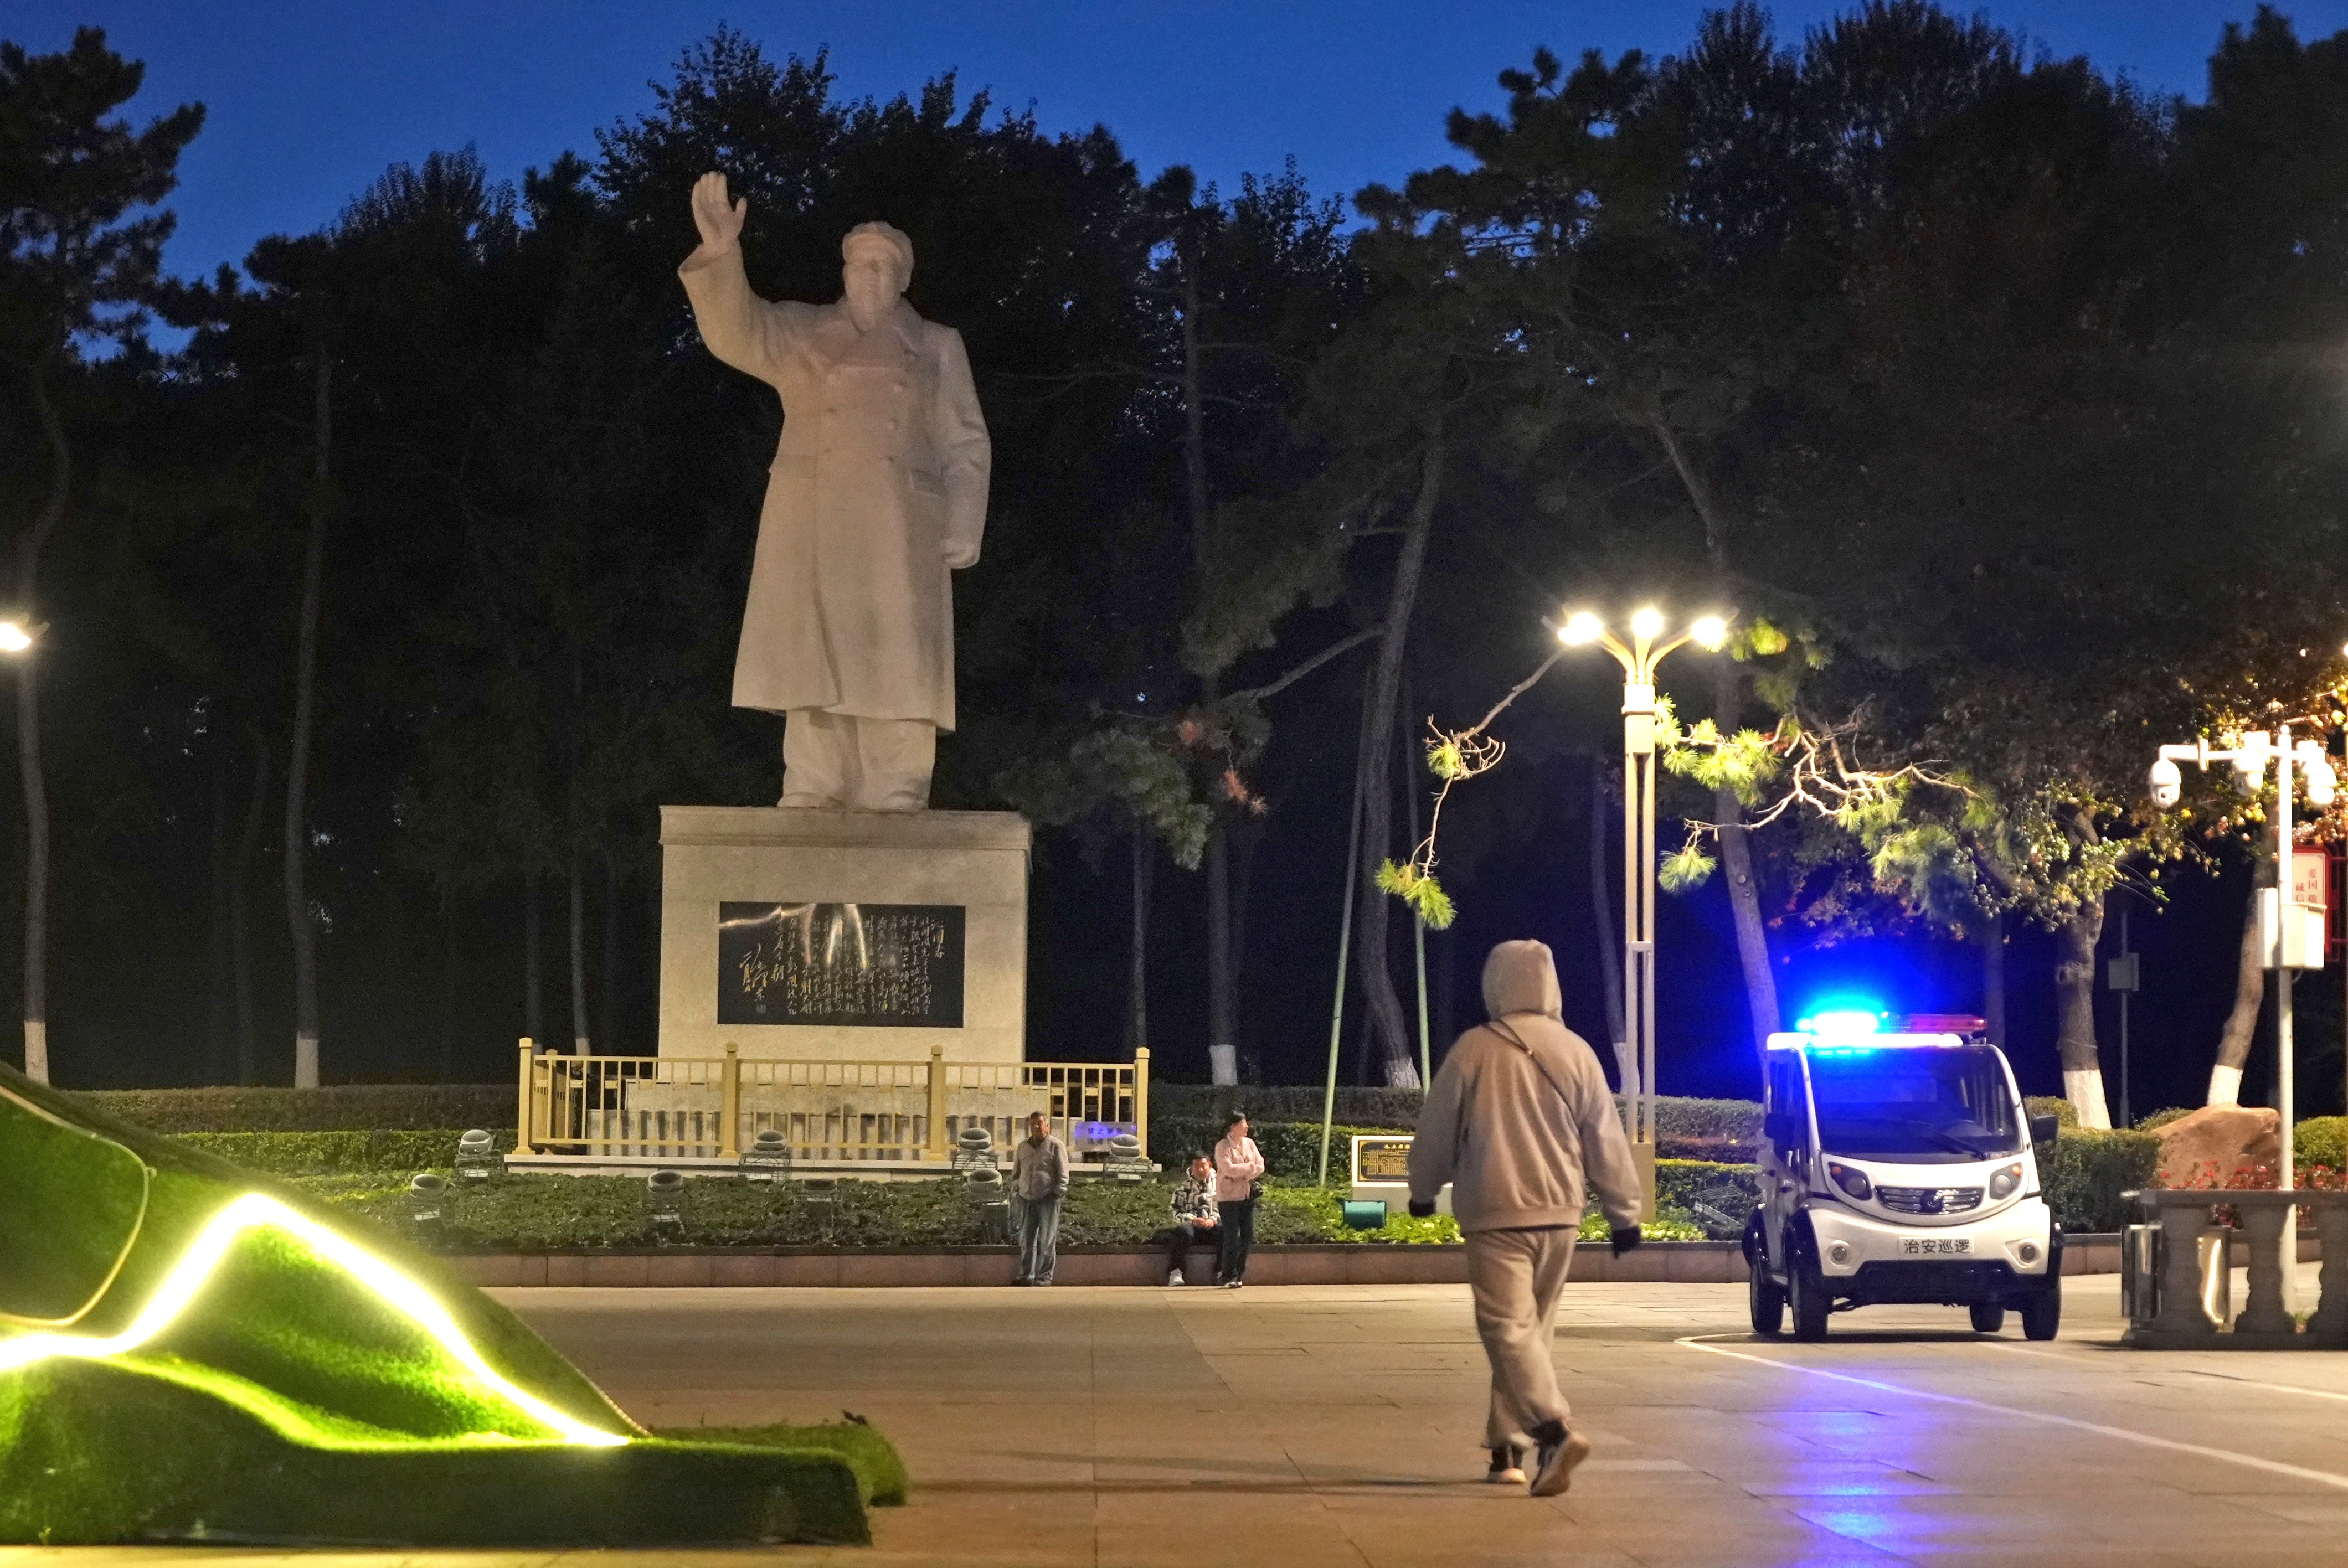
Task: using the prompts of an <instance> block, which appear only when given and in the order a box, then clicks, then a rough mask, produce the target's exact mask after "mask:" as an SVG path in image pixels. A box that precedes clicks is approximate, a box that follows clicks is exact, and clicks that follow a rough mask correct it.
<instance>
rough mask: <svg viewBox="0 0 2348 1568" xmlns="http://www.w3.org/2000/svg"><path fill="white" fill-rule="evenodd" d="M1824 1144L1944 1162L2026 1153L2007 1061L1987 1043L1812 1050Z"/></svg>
mask: <svg viewBox="0 0 2348 1568" xmlns="http://www.w3.org/2000/svg"><path fill="white" fill-rule="evenodd" d="M1809 1058H1810V1095H1811V1099H1812V1101H1813V1102H1814V1103H1815V1104H1816V1105H1817V1107H1818V1146H1819V1147H1820V1148H1821V1149H1824V1150H1825V1151H1826V1152H1827V1153H1830V1154H1848V1155H1850V1156H1851V1157H1852V1158H1854V1159H1861V1160H1865V1159H1877V1160H1909V1161H1914V1162H1918V1163H1950V1162H1954V1161H1960V1160H1987V1159H1993V1158H1994V1157H1996V1156H1997V1155H2000V1154H2015V1153H2021V1152H2022V1128H2021V1126H2020V1124H2019V1122H2018V1119H2017V1118H2016V1116H2015V1114H2014V1107H2013V1095H2012V1094H2011V1093H2009V1092H2008V1091H2007V1089H2006V1079H2005V1064H2004V1063H2003V1061H2000V1060H1999V1057H1998V1054H1997V1052H1996V1051H1994V1050H1990V1049H1989V1048H1988V1047H1986V1046H1959V1047H1935V1046H1910V1047H1900V1046H1877V1047H1872V1048H1855V1049H1850V1050H1814V1051H1811V1052H1810V1053H1809Z"/></svg>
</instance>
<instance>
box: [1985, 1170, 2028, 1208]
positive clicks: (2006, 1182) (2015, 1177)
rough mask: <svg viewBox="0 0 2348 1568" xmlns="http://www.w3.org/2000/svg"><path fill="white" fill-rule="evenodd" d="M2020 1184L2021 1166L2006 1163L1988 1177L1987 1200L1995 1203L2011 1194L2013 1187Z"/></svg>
mask: <svg viewBox="0 0 2348 1568" xmlns="http://www.w3.org/2000/svg"><path fill="white" fill-rule="evenodd" d="M2020 1185H2022V1167H2021V1166H2019V1165H2008V1166H2007V1167H2006V1168H2005V1169H2004V1170H2003V1171H2000V1172H1999V1173H1997V1174H1996V1175H1994V1176H1992V1177H1991V1178H1990V1179H1989V1201H1990V1202H1992V1203H1997V1202H1999V1201H2001V1200H2003V1199H2005V1198H2010V1197H2012V1196H2013V1189H2014V1188H2016V1187H2018V1186H2020Z"/></svg>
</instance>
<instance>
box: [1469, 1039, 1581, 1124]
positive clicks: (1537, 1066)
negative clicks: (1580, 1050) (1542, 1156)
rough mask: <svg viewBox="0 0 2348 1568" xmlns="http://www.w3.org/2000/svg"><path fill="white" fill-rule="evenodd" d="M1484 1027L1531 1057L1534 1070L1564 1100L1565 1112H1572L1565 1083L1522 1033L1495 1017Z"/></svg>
mask: <svg viewBox="0 0 2348 1568" xmlns="http://www.w3.org/2000/svg"><path fill="white" fill-rule="evenodd" d="M1484 1027H1485V1028H1486V1029H1488V1030H1491V1031H1492V1032H1493V1033H1494V1034H1497V1035H1498V1036H1499V1037H1500V1038H1501V1039H1502V1040H1507V1041H1508V1042H1509V1044H1510V1045H1513V1046H1515V1047H1516V1048H1517V1049H1518V1050H1521V1051H1523V1052H1524V1053H1525V1054H1526V1055H1527V1056H1528V1057H1530V1058H1531V1059H1532V1064H1533V1068H1534V1070H1535V1071H1538V1072H1539V1073H1540V1075H1541V1076H1542V1077H1543V1078H1546V1079H1548V1080H1549V1086H1550V1088H1551V1089H1552V1090H1554V1091H1556V1092H1557V1097H1558V1098H1559V1099H1560V1100H1561V1101H1563V1102H1565V1109H1566V1111H1567V1112H1568V1113H1569V1114H1571V1113H1572V1112H1573V1111H1574V1109H1575V1106H1574V1103H1573V1096H1572V1095H1570V1094H1568V1093H1567V1092H1566V1091H1565V1085H1563V1084H1562V1083H1560V1082H1559V1081H1557V1075H1556V1074H1555V1073H1553V1072H1551V1071H1550V1070H1549V1063H1547V1062H1545V1061H1542V1060H1541V1059H1540V1052H1539V1051H1537V1050H1534V1049H1533V1048H1532V1046H1531V1045H1530V1044H1529V1043H1528V1042H1527V1041H1526V1040H1525V1037H1524V1036H1523V1035H1520V1034H1519V1033H1518V1032H1517V1031H1516V1030H1513V1029H1510V1028H1509V1025H1508V1022H1507V1020H1504V1019H1497V1018H1496V1019H1492V1020H1488V1021H1487V1022H1486V1023H1485V1025H1484Z"/></svg>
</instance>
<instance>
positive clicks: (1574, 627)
mask: <svg viewBox="0 0 2348 1568" xmlns="http://www.w3.org/2000/svg"><path fill="white" fill-rule="evenodd" d="M1605 630H1606V627H1605V623H1604V622H1602V621H1601V620H1599V619H1598V618H1597V617H1596V616H1594V615H1592V614H1591V613H1590V611H1588V610H1575V611H1574V612H1573V613H1572V614H1571V615H1569V616H1567V617H1566V618H1565V624H1564V625H1563V626H1560V627H1559V628H1558V629H1557V640H1558V641H1560V642H1562V643H1564V644H1565V645H1566V646H1567V647H1568V648H1581V647H1584V646H1587V645H1588V644H1590V643H1592V642H1595V641H1598V639H1599V636H1600V635H1601V633H1602V632H1604V631H1605Z"/></svg>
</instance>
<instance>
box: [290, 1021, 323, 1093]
mask: <svg viewBox="0 0 2348 1568" xmlns="http://www.w3.org/2000/svg"><path fill="white" fill-rule="evenodd" d="M293 1087H294V1088H296V1089H315V1088H317V1087H318V1037H317V1036H316V1035H314V1034H297V1035H295V1036H294V1037H293Z"/></svg>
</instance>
